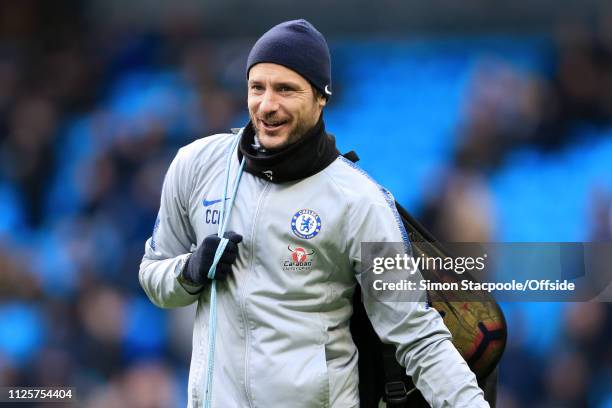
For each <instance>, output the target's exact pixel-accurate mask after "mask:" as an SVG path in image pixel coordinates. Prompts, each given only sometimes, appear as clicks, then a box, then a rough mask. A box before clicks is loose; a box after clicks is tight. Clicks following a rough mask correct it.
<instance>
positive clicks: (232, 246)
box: [182, 231, 242, 285]
mask: <svg viewBox="0 0 612 408" xmlns="http://www.w3.org/2000/svg"><path fill="white" fill-rule="evenodd" d="M224 236H225V238H227V239H228V240H229V242H228V243H227V246H226V247H225V250H224V251H223V255H221V258H220V259H219V263H218V264H217V270H216V271H215V279H216V280H225V279H227V276H228V275H229V274H230V273H231V272H232V264H233V263H234V262H235V261H236V258H237V257H238V244H239V243H240V242H241V241H242V235H240V234H236V233H235V232H234V231H227V232H226V233H225V235H224ZM220 242H221V238H219V237H218V236H217V234H213V235H209V236H207V237H206V238H204V241H203V242H202V244H201V245H200V246H199V247H198V249H196V251H195V252H194V253H193V254H192V255H191V256H190V257H189V259H188V261H187V263H186V264H185V267H184V268H183V272H182V274H183V278H184V279H185V280H186V281H187V282H190V283H193V284H196V285H203V284H204V283H207V282H209V281H210V279H208V271H209V270H210V267H211V265H212V263H213V260H214V259H215V252H216V251H217V247H218V246H219V243H220Z"/></svg>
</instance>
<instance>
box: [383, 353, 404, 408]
mask: <svg viewBox="0 0 612 408" xmlns="http://www.w3.org/2000/svg"><path fill="white" fill-rule="evenodd" d="M382 357H383V368H384V372H385V395H384V398H385V402H386V403H387V407H388V408H407V407H408V395H407V394H408V393H407V390H406V384H405V383H404V378H405V376H406V374H405V373H404V369H403V367H402V366H401V365H399V364H398V362H397V360H396V359H395V347H394V346H393V345H391V344H383V345H382Z"/></svg>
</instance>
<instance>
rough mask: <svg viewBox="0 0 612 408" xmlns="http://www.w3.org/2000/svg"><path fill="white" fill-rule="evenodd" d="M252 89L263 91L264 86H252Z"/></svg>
mask: <svg viewBox="0 0 612 408" xmlns="http://www.w3.org/2000/svg"><path fill="white" fill-rule="evenodd" d="M251 89H252V90H253V91H263V86H261V85H251Z"/></svg>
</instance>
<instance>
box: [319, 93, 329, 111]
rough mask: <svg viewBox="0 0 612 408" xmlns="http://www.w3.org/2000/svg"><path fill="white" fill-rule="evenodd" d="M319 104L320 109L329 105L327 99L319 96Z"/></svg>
mask: <svg viewBox="0 0 612 408" xmlns="http://www.w3.org/2000/svg"><path fill="white" fill-rule="evenodd" d="M317 102H318V104H319V108H321V109H323V107H324V106H325V105H327V98H326V97H324V96H322V95H319V97H318V101H317Z"/></svg>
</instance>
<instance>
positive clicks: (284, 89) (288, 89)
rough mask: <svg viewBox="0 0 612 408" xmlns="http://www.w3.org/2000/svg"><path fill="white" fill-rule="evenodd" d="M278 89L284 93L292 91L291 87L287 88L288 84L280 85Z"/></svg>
mask: <svg viewBox="0 0 612 408" xmlns="http://www.w3.org/2000/svg"><path fill="white" fill-rule="evenodd" d="M279 91H280V92H285V93H286V92H291V91H293V89H291V88H289V87H288V86H281V87H280V88H279Z"/></svg>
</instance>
